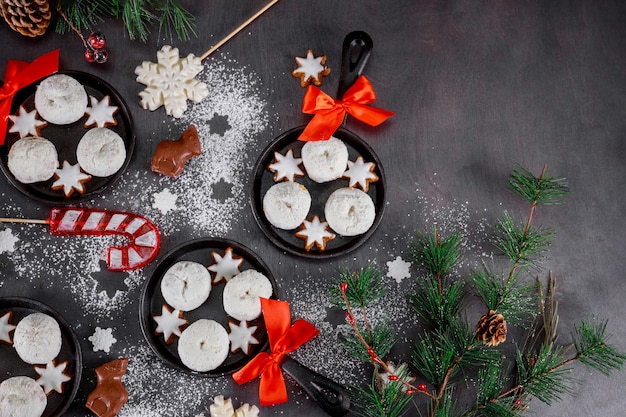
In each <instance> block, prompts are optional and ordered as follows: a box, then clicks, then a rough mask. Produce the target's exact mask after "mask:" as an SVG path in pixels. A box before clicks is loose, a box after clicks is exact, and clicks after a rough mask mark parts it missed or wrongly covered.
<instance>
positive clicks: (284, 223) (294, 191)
mask: <svg viewBox="0 0 626 417" xmlns="http://www.w3.org/2000/svg"><path fill="white" fill-rule="evenodd" d="M310 208H311V195H310V194H309V191H308V190H307V189H306V187H305V186H304V185H302V184H298V183H297V182H291V181H286V182H279V183H278V184H274V185H273V186H271V187H270V189H269V190H267V192H266V193H265V196H264V197H263V212H264V213H265V217H266V218H267V221H269V222H270V223H271V224H272V225H273V226H274V227H277V228H279V229H284V230H292V229H295V228H296V227H298V226H300V224H302V222H303V221H304V219H306V216H307V214H308V213H309V209H310Z"/></svg>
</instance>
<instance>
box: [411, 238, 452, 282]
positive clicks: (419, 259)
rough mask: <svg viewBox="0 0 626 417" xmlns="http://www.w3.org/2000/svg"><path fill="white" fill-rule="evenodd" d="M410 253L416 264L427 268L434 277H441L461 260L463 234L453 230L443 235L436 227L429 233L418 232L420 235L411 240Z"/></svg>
mask: <svg viewBox="0 0 626 417" xmlns="http://www.w3.org/2000/svg"><path fill="white" fill-rule="evenodd" d="M409 255H411V257H412V259H413V262H414V263H415V264H416V265H419V266H422V267H424V268H426V270H428V272H429V273H430V274H432V276H433V277H441V276H443V275H446V274H448V273H449V272H450V271H451V270H452V269H453V268H454V267H456V266H457V265H458V264H459V262H460V258H461V235H460V233H458V232H453V233H451V234H450V235H449V236H447V237H441V235H440V233H439V231H438V230H437V228H436V227H433V229H432V233H431V234H429V235H428V234H425V233H423V232H418V236H417V237H414V238H413V239H412V240H411V243H410V246H409Z"/></svg>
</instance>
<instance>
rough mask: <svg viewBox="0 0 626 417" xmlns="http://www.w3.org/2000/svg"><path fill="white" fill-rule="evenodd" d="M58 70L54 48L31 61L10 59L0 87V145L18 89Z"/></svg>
mask: <svg viewBox="0 0 626 417" xmlns="http://www.w3.org/2000/svg"><path fill="white" fill-rule="evenodd" d="M58 70H59V50H58V49H55V50H54V51H50V52H48V53H47V54H44V55H42V56H40V57H39V58H36V59H35V60H34V61H33V62H31V63H28V62H24V61H15V60H10V61H9V62H8V63H7V66H6V69H5V71H4V84H3V85H2V87H0V145H3V144H4V138H5V135H6V131H7V125H8V119H9V114H10V113H11V101H12V100H13V96H14V95H15V93H17V92H18V91H19V90H20V89H22V88H24V87H26V86H27V85H29V84H32V83H34V82H35V81H37V80H40V79H41V78H43V77H46V76H48V75H50V74H54V73H55V72H57V71H58Z"/></svg>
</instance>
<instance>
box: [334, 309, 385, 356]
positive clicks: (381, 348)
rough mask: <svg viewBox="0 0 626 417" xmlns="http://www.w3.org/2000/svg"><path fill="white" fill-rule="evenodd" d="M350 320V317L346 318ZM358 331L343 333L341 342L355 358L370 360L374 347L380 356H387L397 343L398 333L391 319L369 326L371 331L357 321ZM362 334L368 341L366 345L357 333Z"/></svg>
mask: <svg viewBox="0 0 626 417" xmlns="http://www.w3.org/2000/svg"><path fill="white" fill-rule="evenodd" d="M346 320H348V321H349V318H346ZM354 325H355V326H357V330H358V333H357V332H355V331H351V332H345V333H342V337H341V343H342V344H343V346H344V347H345V349H346V352H347V353H348V354H349V355H350V356H352V357H353V358H355V359H359V360H362V361H363V362H369V361H370V358H371V352H370V349H373V350H374V351H375V352H376V353H377V355H378V356H380V357H385V356H387V355H388V354H389V351H391V348H392V347H393V345H394V344H395V343H396V333H395V331H394V329H393V327H392V325H391V322H390V321H389V320H386V321H383V322H381V323H380V324H378V325H376V326H371V325H370V326H369V331H366V329H365V327H364V326H363V325H361V324H359V323H355V324H354ZM359 333H360V334H361V335H362V336H363V339H364V340H365V342H366V343H367V345H364V344H363V343H362V341H361V339H360V338H359V337H358V336H357V334H359Z"/></svg>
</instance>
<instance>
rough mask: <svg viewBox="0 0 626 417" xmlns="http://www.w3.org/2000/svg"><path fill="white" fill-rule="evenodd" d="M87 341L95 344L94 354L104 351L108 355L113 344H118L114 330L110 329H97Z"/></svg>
mask: <svg viewBox="0 0 626 417" xmlns="http://www.w3.org/2000/svg"><path fill="white" fill-rule="evenodd" d="M87 339H88V340H89V341H90V342H91V343H92V344H93V351H94V352H97V351H99V350H103V351H105V352H106V353H109V352H110V350H111V346H113V343H115V342H117V339H115V338H114V337H113V329H111V328H110V327H109V328H108V329H101V328H100V327H96V331H95V332H94V334H92V335H91V336H89V337H88V338H87Z"/></svg>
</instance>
